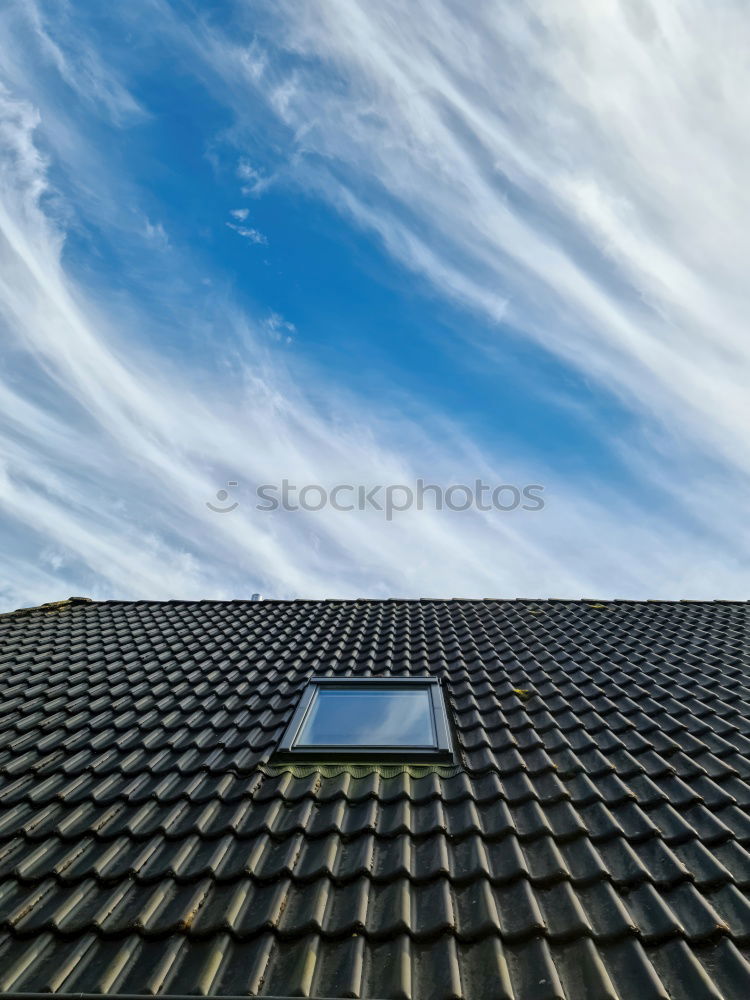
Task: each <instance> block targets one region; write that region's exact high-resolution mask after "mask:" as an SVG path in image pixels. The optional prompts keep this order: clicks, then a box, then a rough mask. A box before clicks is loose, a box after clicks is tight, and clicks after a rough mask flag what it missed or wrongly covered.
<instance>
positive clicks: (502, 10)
mask: <svg viewBox="0 0 750 1000" xmlns="http://www.w3.org/2000/svg"><path fill="white" fill-rule="evenodd" d="M274 9H275V11H276V24H277V26H278V35H277V38H276V42H277V44H279V45H281V46H283V47H285V48H286V49H288V50H289V52H291V53H292V54H293V55H295V56H296V55H301V56H303V57H304V58H303V61H302V62H300V63H295V64H294V65H293V67H292V68H291V69H290V70H289V71H288V73H287V74H286V75H285V76H284V75H283V74H282V75H280V74H279V73H277V74H275V75H271V74H269V73H266V74H265V75H264V76H263V77H262V78H261V79H260V80H259V81H258V85H259V86H260V88H261V90H262V92H263V93H265V96H266V97H267V99H268V102H269V105H270V106H271V107H272V108H273V109H274V110H275V112H276V113H277V114H278V115H279V116H280V117H281V118H282V119H283V121H284V122H285V123H286V124H287V125H288V126H289V129H290V131H291V134H292V135H293V136H294V137H295V142H296V145H295V154H296V156H297V159H296V161H295V162H296V165H297V172H296V176H297V179H298V180H299V181H300V182H301V183H304V184H307V185H308V186H309V187H310V188H312V189H313V190H314V191H317V192H318V193H320V194H322V195H324V196H325V197H327V198H329V199H330V201H331V202H332V203H333V204H335V205H336V206H337V207H338V208H339V209H341V210H344V211H348V212H349V213H350V214H351V215H352V216H353V217H354V218H355V219H356V220H357V221H358V222H359V223H360V224H361V225H363V226H365V227H367V228H368V229H371V230H373V231H375V232H376V233H377V234H378V235H379V236H380V237H381V238H382V240H383V241H384V243H385V245H386V246H387V247H388V249H389V250H390V251H391V253H393V254H394V255H395V256H396V257H398V258H400V259H401V260H402V261H403V262H404V263H405V264H407V265H408V266H409V267H410V268H412V269H414V270H415V271H418V272H420V273H421V274H422V275H424V277H425V278H426V279H428V280H429V281H430V282H432V283H433V284H434V285H435V286H436V287H437V288H438V289H439V290H440V292H441V293H442V294H446V295H450V296H452V297H454V298H456V299H457V300H459V301H460V302H461V303H463V304H465V305H467V306H470V307H472V308H474V309H475V310H477V311H478V312H479V313H480V314H483V315H485V316H486V317H487V318H489V319H490V320H492V321H493V322H497V321H499V320H504V321H505V322H507V323H508V324H510V325H512V326H513V327H514V328H516V329H521V330H523V331H524V332H525V333H526V334H527V335H528V336H529V337H531V338H533V339H534V340H535V341H537V342H538V343H540V344H541V345H542V346H543V347H544V348H545V349H549V350H551V351H553V352H554V353H556V354H558V355H559V356H561V357H562V358H563V359H564V360H565V361H566V362H568V363H570V364H573V365H575V366H576V367H577V368H579V369H580V370H582V371H583V372H585V373H586V374H587V375H589V376H592V377H594V378H595V379H596V380H597V381H598V382H601V383H603V384H604V385H605V386H606V387H608V388H609V389H610V390H611V391H612V392H614V393H616V394H618V395H619V396H620V397H621V398H622V399H623V400H624V401H626V402H627V404H628V405H629V406H631V407H632V408H633V409H634V410H636V411H638V412H639V413H640V414H642V415H645V416H646V417H647V418H649V419H652V418H654V417H655V418H658V419H660V420H661V421H662V422H663V425H664V426H666V427H672V428H674V427H675V425H678V426H679V434H680V435H688V437H689V439H690V440H692V441H693V442H694V444H695V445H696V447H699V448H700V449H701V450H702V451H703V452H704V454H707V455H711V456H720V457H721V458H722V459H723V461H724V462H725V463H726V465H727V466H729V467H732V468H734V469H735V471H740V472H741V473H742V474H743V475H745V474H746V473H747V472H748V471H750V445H749V444H748V437H747V434H746V433H745V428H746V426H747V425H748V421H750V394H749V393H748V392H747V386H748V384H750V354H749V352H748V350H747V339H746V332H745V331H746V329H747V323H748V318H749V317H750V292H748V286H747V281H746V277H745V274H744V261H745V259H746V258H747V256H748V254H749V253H750V194H748V188H747V179H746V176H745V167H744V165H745V163H747V162H748V158H749V154H750V130H749V129H748V125H749V124H750V121H749V120H748V119H750V111H748V105H747V101H746V100H745V95H746V93H747V92H748V87H749V86H750V67H749V66H748V63H747V60H746V58H745V53H746V51H747V46H748V44H750V19H749V18H748V17H747V16H746V11H744V10H743V9H742V8H741V6H737V5H734V4H729V5H722V6H721V9H718V10H717V9H716V7H715V5H709V4H689V5H688V4H686V3H684V2H678V0H665V2H659V3H658V4H656V3H649V2H648V0H642V2H639V3H638V4H635V5H634V4H632V3H618V2H615V0H611V2H608V3H602V4H597V5H594V6H593V7H592V5H591V4H589V3H585V2H583V0H580V2H577V3H572V4H565V5H561V4H558V3H554V2H545V3H541V4H523V3H520V4H515V5H512V6H510V7H509V6H507V5H506V6H500V7H498V6H497V5H474V6H472V7H471V8H470V9H467V8H465V7H461V8H460V9H459V8H456V7H455V5H453V4H450V3H443V2H438V0H424V2H415V3H413V4H410V5H408V9H405V8H404V7H403V5H402V4H400V3H397V2H396V0H384V2H382V3H378V4H370V3H367V2H365V0H352V2H350V0H320V2H317V3H310V4H302V5H300V4H294V3H284V2H282V3H281V4H275V5H274ZM396 23H398V30H397V31H396V30H393V26H394V24H396ZM217 44H218V43H217ZM221 51H222V60H221V61H219V60H215V68H216V69H217V71H218V72H222V73H224V74H225V76H228V77H232V76H233V74H234V76H235V77H236V78H237V79H239V78H241V73H240V72H239V71H238V70H236V69H235V63H234V60H233V53H234V52H235V51H239V50H238V49H237V48H236V44H230V43H227V42H225V43H224V44H223V48H222V50H221ZM321 67H322V68H321ZM248 104H249V102H246V106H247V105H248ZM242 113H243V112H242V109H241V108H239V107H238V114H240V115H241V114H242ZM329 165H331V169H329ZM494 336H498V333H495V334H494Z"/></svg>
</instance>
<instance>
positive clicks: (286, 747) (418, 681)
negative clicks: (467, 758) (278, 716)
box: [274, 675, 455, 763]
mask: <svg viewBox="0 0 750 1000" xmlns="http://www.w3.org/2000/svg"><path fill="white" fill-rule="evenodd" d="M348 687H352V688H354V687H356V688H357V689H360V690H367V689H368V688H370V689H372V688H377V689H380V690H382V689H383V688H388V689H395V690H398V689H399V688H410V689H413V688H415V687H419V688H423V689H426V690H427V692H428V694H429V705H430V712H431V721H432V731H433V736H434V742H433V743H432V744H429V745H427V744H423V745H420V746H417V745H414V744H412V745H409V744H403V743H402V744H394V745H392V746H390V745H389V746H382V745H372V744H369V745H368V744H358V745H356V746H355V745H341V744H336V745H324V744H320V745H314V746H313V745H310V744H303V745H300V744H299V738H300V736H301V734H302V730H303V727H304V725H305V722H306V721H307V718H308V714H309V712H310V711H311V709H312V707H313V704H314V701H315V698H316V697H317V695H318V693H319V692H320V690H321V689H322V688H329V689H331V688H333V689H336V688H339V689H340V688H348ZM274 759H275V760H306V761H341V762H345V761H352V762H354V761H356V762H363V761H367V762H373V763H375V762H389V763H397V762H400V761H403V762H404V763H418V762H422V763H437V762H443V763H453V762H454V759H455V758H454V753H453V746H452V741H451V735H450V728H449V725H448V714H447V709H446V706H445V698H444V695H443V689H442V685H441V682H440V678H438V677H331V676H329V675H325V676H313V677H311V678H310V680H309V681H308V683H307V685H306V686H305V689H304V690H303V692H302V697H301V698H300V701H299V704H298V705H297V708H296V709H295V712H294V715H293V716H292V718H291V721H290V722H289V725H288V726H287V727H286V729H285V731H284V735H283V736H282V738H281V741H280V742H279V745H278V749H277V751H276V753H275V754H274Z"/></svg>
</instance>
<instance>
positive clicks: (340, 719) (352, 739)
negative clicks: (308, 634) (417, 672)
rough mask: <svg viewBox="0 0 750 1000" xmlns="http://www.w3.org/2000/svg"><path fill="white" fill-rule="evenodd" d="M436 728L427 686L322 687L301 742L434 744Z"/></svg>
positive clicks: (308, 715)
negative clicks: (434, 727)
mask: <svg viewBox="0 0 750 1000" xmlns="http://www.w3.org/2000/svg"><path fill="white" fill-rule="evenodd" d="M435 742H436V741H435V733H434V729H433V723H432V709H431V707H430V693H429V691H428V690H427V688H426V687H416V686H415V687H408V688H407V687H400V688H391V689H390V690H389V689H387V688H385V689H384V688H380V689H378V688H375V687H371V688H357V689H354V688H350V689H345V688H333V687H321V688H319V690H318V691H317V693H316V696H315V699H314V701H313V703H312V705H311V707H310V711H309V712H308V714H307V718H306V719H305V721H304V723H303V725H302V729H301V731H300V734H299V737H298V738H297V746H318V747H319V746H337V747H339V746H340V747H355V746H371V747H387V746H395V747H431V746H434V745H435Z"/></svg>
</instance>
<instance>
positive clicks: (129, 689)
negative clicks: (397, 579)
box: [0, 600, 750, 1000]
mask: <svg viewBox="0 0 750 1000" xmlns="http://www.w3.org/2000/svg"><path fill="white" fill-rule="evenodd" d="M747 625H748V605H747V604H742V603H730V602H726V603H725V602H715V603H690V602H679V603H668V602H645V603H635V602H625V601H617V602H597V601H431V600H425V601H357V602H353V601H352V602H346V601H319V602H316V601H293V602H276V601H265V602H254V603H251V602H242V601H233V602H213V601H202V602H194V603H190V602H167V603H156V602H135V603H117V602H103V603H95V602H91V603H86V602H84V601H81V600H73V601H70V602H61V603H59V604H55V605H47V606H43V607H41V608H37V609H31V610H28V611H23V612H17V613H14V614H10V615H5V616H2V617H0V648H1V650H2V652H0V699H1V701H0V704H1V705H2V718H1V719H0V994H2V993H5V994H9V995H13V996H17V995H19V994H23V993H33V992H43V991H53V992H60V993H71V994H72V993H104V994H107V993H112V994H139V993H145V994H154V993H156V994H164V995H179V994H207V995H223V996H227V995H247V994H261V995H267V996H272V995H273V996H314V997H383V998H414V1000H444V998H454V997H466V998H469V1000H482V998H487V1000H501V998H508V1000H510V998H515V1000H552V998H568V1000H572V998H575V1000H578V998H595V1000H600V998H612V1000H615V998H619V1000H651V998H657V997H658V998H671V1000H703V998H706V1000H707V998H713V1000H717V998H722V997H723V998H725V1000H746V998H747V997H750V965H749V964H748V955H749V954H750V898H749V894H748V890H749V889H750V854H748V850H749V849H750V763H749V754H748V751H749V750H750V710H749V709H750V704H749V701H750V697H749V693H748V659H747V651H748V644H747V634H748V633H747ZM313 673H317V674H326V673H330V674H334V675H340V676H350V675H362V676H369V675H374V676H388V675H404V674H411V675H420V674H432V675H437V676H440V677H442V678H443V680H444V686H445V690H446V694H447V699H448V703H449V707H450V713H451V716H452V722H453V725H454V727H455V733H456V737H457V742H458V745H459V746H460V761H459V762H458V763H457V765H456V766H455V767H432V768H417V767H412V768H409V767H393V766H388V767H384V766H380V767H378V766H371V767H368V766H358V767H350V768H347V767H345V766H342V765H334V764H330V765H326V766H324V767H319V768H314V767H309V766H304V767H303V766H298V767H290V766H286V767H281V766H273V765H272V764H269V759H270V756H271V754H272V751H273V749H274V746H275V744H276V742H277V740H278V739H279V737H280V735H281V733H282V732H283V729H284V726H285V724H286V723H287V721H288V720H289V718H290V716H291V714H292V711H293V709H294V707H295V704H296V702H297V699H298V698H299V695H300V693H301V691H302V688H303V687H304V684H305V682H306V679H307V678H308V677H309V676H310V675H311V674H313Z"/></svg>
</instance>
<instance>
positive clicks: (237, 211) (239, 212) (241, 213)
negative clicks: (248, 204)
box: [229, 208, 250, 222]
mask: <svg viewBox="0 0 750 1000" xmlns="http://www.w3.org/2000/svg"><path fill="white" fill-rule="evenodd" d="M229 214H230V215H231V216H232V218H234V219H237V220H238V221H239V222H244V221H245V219H246V218H247V217H248V215H250V209H248V208H233V209H232V211H231V212H230V213H229Z"/></svg>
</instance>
